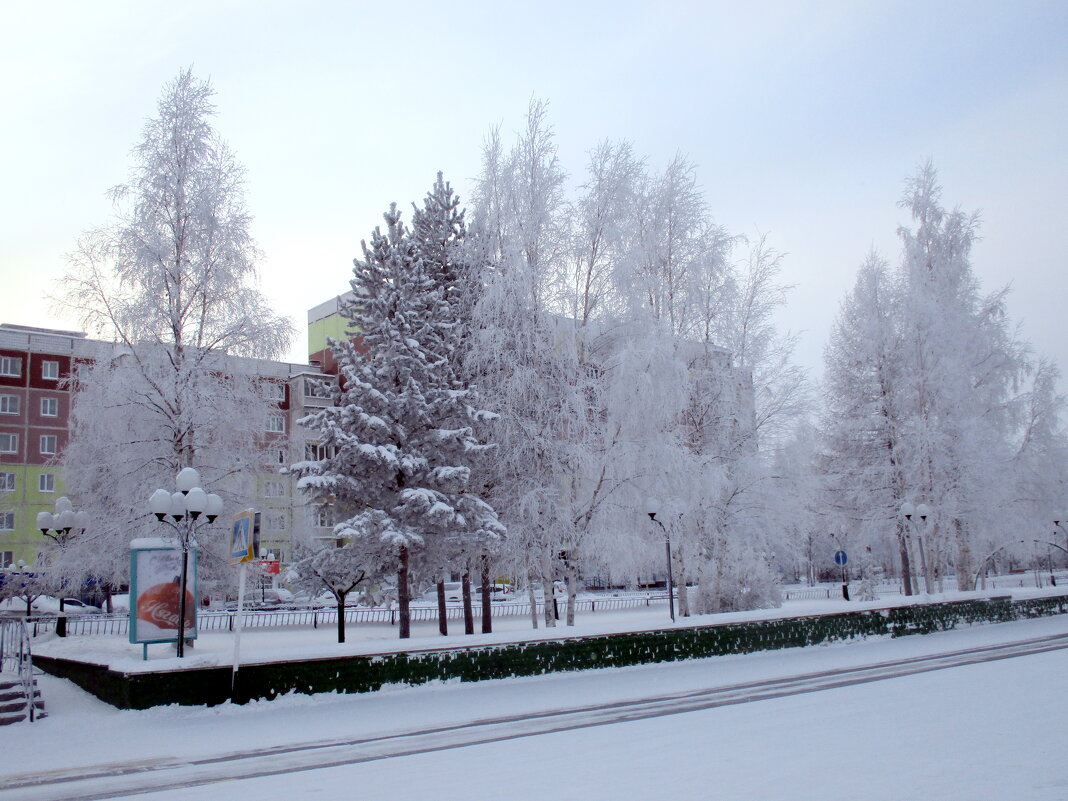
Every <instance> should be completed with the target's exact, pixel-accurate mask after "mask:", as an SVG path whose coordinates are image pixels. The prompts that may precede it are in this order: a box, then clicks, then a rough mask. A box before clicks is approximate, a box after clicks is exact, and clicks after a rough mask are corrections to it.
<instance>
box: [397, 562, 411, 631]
mask: <svg viewBox="0 0 1068 801" xmlns="http://www.w3.org/2000/svg"><path fill="white" fill-rule="evenodd" d="M399 557H400V558H399V560H398V565H397V606H398V607H399V616H400V621H399V622H400V632H399V634H400V639H402V640H407V639H408V638H409V637H411V636H412V607H411V596H410V594H409V593H410V590H409V587H408V560H409V558H410V555H409V553H408V546H407V545H402V546H401V547H400V554H399Z"/></svg>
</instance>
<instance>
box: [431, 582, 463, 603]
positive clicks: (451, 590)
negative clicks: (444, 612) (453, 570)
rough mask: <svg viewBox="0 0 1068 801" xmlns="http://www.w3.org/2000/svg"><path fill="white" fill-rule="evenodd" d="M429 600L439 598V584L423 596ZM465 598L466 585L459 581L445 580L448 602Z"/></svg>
mask: <svg viewBox="0 0 1068 801" xmlns="http://www.w3.org/2000/svg"><path fill="white" fill-rule="evenodd" d="M421 597H422V598H423V599H425V600H427V601H436V600H437V599H438V586H437V585H436V584H435V585H434V586H432V587H431V588H430V589H429V590H427V591H426V592H424V593H423V594H422V596H421ZM463 599H464V585H463V584H462V583H461V582H459V581H446V582H445V600H446V601H447V602H454V601H462V600H463Z"/></svg>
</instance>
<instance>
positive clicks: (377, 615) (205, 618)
mask: <svg viewBox="0 0 1068 801" xmlns="http://www.w3.org/2000/svg"><path fill="white" fill-rule="evenodd" d="M666 601H667V594H666V593H661V594H645V595H638V596H620V597H604V598H577V599H576V600H575V611H576V612H610V611H616V610H620V609H637V608H639V607H648V606H652V605H654V604H661V603H664V602H666ZM550 603H551V602H550ZM535 606H536V609H535V614H537V615H539V616H540V615H543V614H544V613H545V604H544V602H542V601H538V602H537V604H536V605H535ZM558 607H559V612H560V613H561V614H563V613H564V612H565V610H566V609H567V602H566V601H563V600H561V601H558ZM490 610H491V614H492V616H493V617H495V618H502V617H522V616H528V615H530V604H529V603H523V602H517V601H511V602H509V601H504V602H494V603H493V604H492V605H491V606H490ZM471 611H472V613H473V614H474V617H475V619H476V620H477V619H479V618H481V616H482V604H478V603H473V604H471ZM445 612H446V619H448V620H462V619H463V616H464V610H463V607H462V606H459V605H455V604H450V605H448V606H447V607H446V608H445ZM237 615H238V613H237V612H236V611H226V612H213V611H202V612H199V613H198V614H197V628H198V630H200V631H233V629H234V626H235V625H236V619H237ZM241 615H242V627H243V628H246V629H257V628H259V629H269V628H298V627H304V626H310V627H312V628H318V627H319V626H329V625H337V609H327V608H323V609H274V610H269V611H263V610H255V611H251V610H250V611H247V612H242V613H241ZM398 616H399V614H398V611H397V609H368V608H365V607H356V606H350V607H346V608H345V623H346V624H348V623H353V624H356V623H378V624H386V625H396V623H397V618H398ZM411 619H412V622H413V623H418V622H428V621H436V620H437V619H438V608H437V606H413V607H412V608H411ZM27 623H28V624H29V627H30V630H31V632H32V634H33V636H35V637H36V636H37V635H38V634H43V633H45V632H50V631H54V630H55V626H56V616H55V615H42V616H38V617H32V618H29V619H28V621H27ZM129 627H130V618H129V615H71V616H68V617H67V635H68V636H71V635H73V636H94V635H125V634H128V633H129Z"/></svg>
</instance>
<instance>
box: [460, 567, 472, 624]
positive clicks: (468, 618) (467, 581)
mask: <svg viewBox="0 0 1068 801" xmlns="http://www.w3.org/2000/svg"><path fill="white" fill-rule="evenodd" d="M460 584H461V587H462V589H463V595H464V634H474V633H475V614H474V612H473V611H472V610H471V574H470V573H469V572H468V571H466V570H465V571H464V574H463V576H462V577H461V579H460Z"/></svg>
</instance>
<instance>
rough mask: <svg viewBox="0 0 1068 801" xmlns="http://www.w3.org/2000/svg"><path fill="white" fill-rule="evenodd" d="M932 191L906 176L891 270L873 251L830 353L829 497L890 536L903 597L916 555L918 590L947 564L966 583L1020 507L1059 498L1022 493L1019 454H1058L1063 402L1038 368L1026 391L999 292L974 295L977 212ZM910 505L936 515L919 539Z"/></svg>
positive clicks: (1022, 360)
mask: <svg viewBox="0 0 1068 801" xmlns="http://www.w3.org/2000/svg"><path fill="white" fill-rule="evenodd" d="M941 192H942V189H941V186H940V185H939V183H938V180H937V175H936V173H935V170H934V168H933V167H932V166H931V165H930V164H926V165H924V166H923V167H921V168H920V169H919V170H918V171H917V173H916V175H915V176H914V177H912V178H911V179H910V180H909V181H908V183H907V185H906V191H905V196H904V199H903V200H902V202H901V205H902V207H903V208H905V209H906V210H907V211H908V212H909V214H910V217H911V227H907V226H903V227H902V228H901V229H900V231H899V233H900V236H901V240H902V257H901V262H900V264H899V265H898V266H897V267H896V268H895V269H893V270H891V269H889V268H888V267H887V266H886V265H885V263H884V262H882V261H881V260H880V259H878V257H872V258H871V259H869V261H868V262H867V263H866V264H865V266H864V267H863V268H862V269H861V272H860V274H859V276H858V281H857V285H856V288H855V289H854V291H853V293H852V295H851V296H850V297H849V298H848V299H847V301H846V302H845V303H844V304H843V307H842V311H841V313H840V315H839V319H838V321H837V323H836V327H835V330H834V333H833V335H832V340H831V343H830V345H829V347H828V350H827V376H828V380H827V416H826V421H825V424H824V428H825V432H826V439H825V442H826V445H825V447H826V451H827V465H828V472H829V482H830V486H831V488H832V492H833V495H832V497H833V505H834V508H835V509H836V510H837V512H838V513H839V514H840V515H842V516H843V517H844V518H845V519H849V520H853V521H855V523H856V525H858V526H859V527H861V528H867V529H869V530H870V531H871V532H873V533H874V532H881V533H882V536H884V537H887V536H890V535H891V534H893V535H894V536H895V537H896V540H897V544H898V550H899V554H900V560H901V569H902V573H903V576H904V582H905V590H906V592H913V591H915V590H916V589H917V586H916V584H915V583H914V582H913V581H912V574H913V572H914V571H915V569H916V566H917V564H918V563H920V564H923V563H926V564H927V566H928V575H927V576H925V585H926V586H927V587H931V586H932V584H933V578H934V576H933V575H932V574H937V576H938V577H941V576H942V575H944V573H946V572H955V574H956V577H957V583H958V586H959V588H960V589H971V587H972V583H973V581H974V578H975V575H976V573H977V571H979V570H981V569H982V568H983V564H981V562H982V561H983V560H982V559H981V558H980V554H981V553H985V552H989V551H991V550H992V549H994V548H996V547H1000V546H1001V545H1003V544H1005V543H1007V542H1008V541H1009V540H1010V539H1011V536H1010V535H1009V532H1010V531H1011V530H1012V528H1013V527H1014V523H1015V522H1018V520H1019V517H1020V515H1021V512H1022V511H1023V510H1024V509H1025V508H1027V509H1029V512H1028V514H1037V513H1038V507H1039V506H1042V505H1045V506H1046V509H1047V516H1048V509H1049V508H1051V507H1052V506H1054V505H1055V503H1056V501H1055V499H1054V497H1053V496H1052V495H1048V494H1047V493H1048V492H1049V491H1050V490H1051V489H1052V485H1050V484H1046V487H1045V489H1037V488H1036V487H1035V485H1034V484H1031V485H1030V486H1029V487H1026V488H1025V486H1024V484H1026V483H1027V482H1026V481H1025V479H1026V476H1027V469H1026V468H1025V467H1024V464H1025V463H1026V462H1027V461H1028V459H1027V458H1022V459H1021V458H1020V457H1021V456H1022V454H1024V453H1025V452H1027V453H1029V454H1034V453H1036V451H1032V450H1031V449H1030V444H1029V443H1030V434H1031V433H1033V432H1040V434H1039V438H1040V439H1041V440H1042V442H1043V444H1042V445H1041V446H1039V448H1038V451H1046V452H1056V451H1057V449H1058V444H1057V435H1056V434H1054V433H1053V432H1055V431H1058V430H1059V426H1058V424H1057V423H1056V422H1055V421H1056V419H1057V415H1058V411H1059V407H1058V403H1057V401H1055V400H1054V397H1053V395H1051V393H1050V392H1049V391H1048V383H1047V379H1046V378H1045V377H1044V376H1043V372H1044V368H1042V367H1041V366H1040V368H1039V372H1038V373H1037V374H1036V376H1035V379H1034V383H1033V389H1034V391H1035V392H1037V394H1033V393H1027V392H1021V389H1022V388H1023V387H1024V386H1025V385H1026V384H1025V382H1024V379H1025V378H1026V376H1027V375H1028V374H1029V373H1031V372H1032V369H1033V366H1032V364H1031V359H1030V356H1029V348H1028V346H1027V345H1026V344H1025V343H1022V342H1020V341H1019V340H1018V339H1017V337H1016V333H1015V331H1014V330H1013V329H1012V328H1011V327H1010V325H1009V322H1008V315H1007V310H1006V294H1007V292H1006V290H998V291H995V292H993V293H991V294H988V295H983V294H982V293H981V291H980V287H979V282H978V280H977V279H976V277H975V274H974V272H973V270H972V266H971V249H972V246H973V244H974V243H975V241H976V238H977V232H978V218H977V216H976V215H968V214H965V213H964V212H962V211H960V210H953V211H947V210H946V209H945V208H943V206H942V205H941ZM1043 387H1046V388H1045V389H1044V388H1043ZM1031 402H1036V403H1037V404H1038V405H1037V407H1036V406H1032V405H1031ZM1040 421H1041V422H1040ZM1033 423H1038V425H1037V427H1036V426H1034V425H1032V424H1033ZM1047 446H1049V447H1050V448H1052V451H1047V450H1046V449H1047ZM1054 481H1056V479H1054ZM1036 489H1037V492H1036ZM1036 495H1037V496H1044V497H1036ZM1025 498H1026V499H1027V500H1026V501H1025V500H1024V499H1025ZM905 500H911V501H913V502H917V501H923V502H925V503H927V504H928V505H929V506H930V507H931V508H932V510H933V513H932V515H931V517H930V518H929V519H928V521H927V524H926V529H925V531H924V536H923V542H922V546H921V541H920V540H919V539H918V538H916V537H914V536H913V534H914V533H919V532H913V531H912V528H911V524H909V523H907V522H906V521H904V520H903V519H901V517H900V515H899V508H900V505H901V503H902V502H903V501H905ZM921 547H922V548H923V550H922V551H921V550H919V549H920V548H921Z"/></svg>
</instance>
